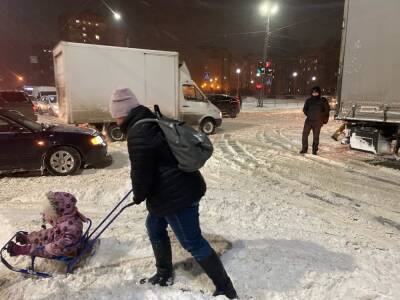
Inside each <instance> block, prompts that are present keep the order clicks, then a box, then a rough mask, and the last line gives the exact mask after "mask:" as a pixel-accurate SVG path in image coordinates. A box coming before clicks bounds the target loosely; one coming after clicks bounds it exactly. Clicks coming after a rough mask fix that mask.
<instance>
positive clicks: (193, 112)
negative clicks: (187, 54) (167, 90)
mask: <svg viewBox="0 0 400 300" xmlns="http://www.w3.org/2000/svg"><path fill="white" fill-rule="evenodd" d="M180 86H181V91H180V95H179V98H180V101H179V103H180V112H181V116H182V119H183V121H184V122H186V123H187V124H189V125H192V126H195V127H198V128H199V130H200V131H202V132H204V133H205V134H213V133H215V130H216V129H217V127H220V126H221V124H222V113H221V111H220V110H219V109H218V108H217V107H216V106H215V105H214V104H212V103H211V102H210V101H209V100H208V99H207V96H206V95H205V94H204V93H203V92H202V91H201V89H200V88H199V87H198V86H197V84H196V83H195V82H194V81H193V80H192V79H191V76H190V72H189V70H188V68H187V67H186V64H185V63H183V64H182V66H181V67H180Z"/></svg>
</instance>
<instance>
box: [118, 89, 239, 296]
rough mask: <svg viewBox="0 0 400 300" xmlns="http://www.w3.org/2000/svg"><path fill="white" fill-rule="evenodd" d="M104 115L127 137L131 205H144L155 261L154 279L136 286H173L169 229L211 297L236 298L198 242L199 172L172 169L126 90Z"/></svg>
mask: <svg viewBox="0 0 400 300" xmlns="http://www.w3.org/2000/svg"><path fill="white" fill-rule="evenodd" d="M110 112H111V115H112V116H113V118H115V119H117V123H118V125H120V128H121V130H122V132H124V133H125V134H126V136H127V140H128V152H129V159H130V161H131V179H132V186H133V192H134V202H135V203H136V204H140V203H142V202H143V201H146V206H147V210H148V212H149V213H148V216H147V220H146V227H147V233H148V236H149V239H150V242H151V246H152V248H153V252H154V257H155V260H156V270H157V272H156V274H154V275H153V276H152V277H150V278H146V279H143V280H141V283H145V282H149V283H151V284H153V285H159V286H168V285H172V284H173V267H172V251H171V242H170V239H169V236H168V233H167V226H168V225H169V226H170V227H171V228H172V230H173V231H174V233H175V235H176V237H177V239H178V240H179V242H180V244H181V245H182V246H183V248H185V249H186V250H187V251H189V252H190V253H191V254H192V256H193V257H194V258H195V259H196V261H197V262H198V263H199V264H200V266H201V267H202V268H203V269H204V271H205V272H206V274H207V275H208V277H209V278H210V279H211V280H212V282H213V283H214V285H215V287H216V290H215V293H214V296H218V295H225V296H226V297H228V298H229V299H235V298H237V294H236V291H235V289H234V287H233V284H232V281H231V279H230V278H229V276H228V274H227V273H226V271H225V268H224V266H223V265H222V262H221V260H220V259H219V257H218V255H217V254H216V253H215V251H214V249H212V248H211V246H210V244H209V243H208V242H207V241H206V240H205V239H204V238H203V236H202V234H201V230H200V223H199V202H200V200H201V198H202V197H203V196H204V194H205V192H206V184H205V182H204V179H203V176H202V175H201V173H200V171H196V172H192V173H187V172H183V171H182V170H180V169H179V168H178V161H177V160H176V158H175V157H174V155H173V154H172V152H171V150H170V148H169V145H168V142H167V141H166V139H165V137H164V134H163V132H162V130H161V128H160V127H159V126H158V124H157V123H154V122H145V123H141V124H138V125H136V126H135V124H136V123H137V122H138V121H140V120H143V119H148V118H150V119H155V118H156V117H155V115H154V114H153V113H152V112H151V111H150V110H149V109H148V108H146V107H144V106H142V105H140V104H139V102H138V99H137V98H136V96H135V95H134V94H133V92H132V91H131V90H130V89H120V90H116V91H115V92H114V93H113V95H112V97H111V101H110Z"/></svg>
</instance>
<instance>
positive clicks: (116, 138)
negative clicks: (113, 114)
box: [107, 124, 125, 142]
mask: <svg viewBox="0 0 400 300" xmlns="http://www.w3.org/2000/svg"><path fill="white" fill-rule="evenodd" d="M107 136H108V138H109V139H110V140H111V142H120V141H123V140H125V135H124V134H123V133H122V131H121V128H119V126H118V125H117V124H110V125H108V127H107Z"/></svg>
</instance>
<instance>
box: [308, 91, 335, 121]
mask: <svg viewBox="0 0 400 300" xmlns="http://www.w3.org/2000/svg"><path fill="white" fill-rule="evenodd" d="M329 111H330V108H329V103H328V100H326V98H323V97H310V98H308V99H307V100H306V102H305V103H304V107H303V112H304V114H305V115H306V116H307V120H308V121H309V122H311V123H321V124H326V123H328V120H329Z"/></svg>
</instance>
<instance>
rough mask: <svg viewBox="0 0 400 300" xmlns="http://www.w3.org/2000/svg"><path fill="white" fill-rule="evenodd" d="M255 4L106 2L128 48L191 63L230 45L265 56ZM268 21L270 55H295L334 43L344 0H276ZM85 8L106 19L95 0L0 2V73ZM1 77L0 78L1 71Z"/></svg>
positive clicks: (237, 0)
mask: <svg viewBox="0 0 400 300" xmlns="http://www.w3.org/2000/svg"><path fill="white" fill-rule="evenodd" d="M262 2H263V1H259V0H137V1H133V0H130V1H127V0H124V1H123V0H108V1H107V3H108V4H109V5H110V7H112V8H113V9H115V10H117V11H119V12H121V14H122V16H123V20H122V22H121V23H119V24H115V25H116V26H121V27H122V29H123V30H125V31H127V32H128V34H129V36H130V40H131V46H133V47H139V48H141V47H143V48H155V49H160V50H177V51H179V52H180V53H181V56H182V57H183V58H184V59H185V60H189V59H190V60H192V59H193V60H196V59H198V57H196V55H197V52H196V49H198V48H199V47H204V46H206V47H210V46H211V47H227V48H228V49H229V51H230V52H231V53H233V54H234V55H246V54H253V55H259V56H261V54H262V47H263V33H262V32H260V31H263V30H265V29H264V19H263V17H261V16H260V14H259V11H258V8H259V5H260V3H262ZM276 2H277V3H278V4H279V6H280V10H279V13H278V14H277V15H275V16H273V18H272V25H271V32H272V33H273V34H272V40H271V49H270V51H271V55H272V56H276V57H278V56H279V57H293V56H295V55H298V54H299V53H300V52H301V51H304V49H306V48H311V47H317V46H320V45H323V44H325V43H327V42H329V41H331V42H332V41H333V42H334V41H338V40H339V39H340V34H341V22H342V15H343V5H344V0H278V1H276ZM85 9H90V10H92V11H94V12H96V13H99V14H102V15H105V16H109V18H110V22H115V21H114V20H112V16H111V12H110V11H109V10H108V9H107V7H106V6H105V5H104V4H103V3H102V1H100V0H64V1H61V0H57V1H55V0H0V72H4V69H8V70H13V71H15V72H19V69H23V64H24V63H25V62H28V57H29V55H31V54H32V53H31V52H32V45H33V44H37V43H48V44H50V45H55V44H56V43H57V42H58V16H59V15H60V14H62V13H64V12H72V13H77V12H81V11H84V10H85ZM0 76H1V74H0Z"/></svg>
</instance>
